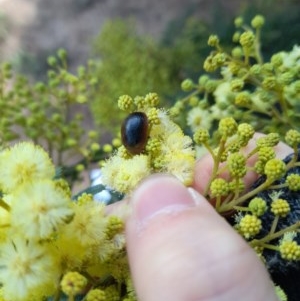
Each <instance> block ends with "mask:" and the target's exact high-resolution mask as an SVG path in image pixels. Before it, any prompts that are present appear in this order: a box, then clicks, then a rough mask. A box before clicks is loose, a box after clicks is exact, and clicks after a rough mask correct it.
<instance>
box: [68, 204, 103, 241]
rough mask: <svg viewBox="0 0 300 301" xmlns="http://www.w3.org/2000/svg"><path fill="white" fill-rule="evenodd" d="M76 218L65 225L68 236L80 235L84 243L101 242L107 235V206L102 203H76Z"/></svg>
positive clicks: (79, 237)
mask: <svg viewBox="0 0 300 301" xmlns="http://www.w3.org/2000/svg"><path fill="white" fill-rule="evenodd" d="M73 208H74V213H75V214H74V218H73V220H72V221H71V222H70V223H69V224H68V225H66V226H65V227H64V229H63V232H62V233H63V234H64V235H66V236H67V237H78V239H79V240H80V241H81V243H82V245H85V246H88V245H92V244H99V243H101V240H103V238H104V237H105V229H106V219H105V217H104V210H105V206H104V205H103V204H102V203H97V202H90V203H86V204H83V205H77V204H74V206H73Z"/></svg>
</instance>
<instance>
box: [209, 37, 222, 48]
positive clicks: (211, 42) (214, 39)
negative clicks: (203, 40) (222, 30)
mask: <svg viewBox="0 0 300 301" xmlns="http://www.w3.org/2000/svg"><path fill="white" fill-rule="evenodd" d="M219 42H220V40H219V37H218V36H217V35H210V36H209V38H208V41H207V44H208V46H211V47H217V46H218V45H219Z"/></svg>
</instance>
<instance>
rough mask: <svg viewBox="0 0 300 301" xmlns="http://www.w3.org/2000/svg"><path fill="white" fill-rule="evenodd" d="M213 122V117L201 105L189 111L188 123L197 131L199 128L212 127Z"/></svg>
mask: <svg viewBox="0 0 300 301" xmlns="http://www.w3.org/2000/svg"><path fill="white" fill-rule="evenodd" d="M211 123H212V117H211V115H210V114H207V111H206V110H203V109H201V108H199V107H195V108H193V109H191V110H190V111H189V112H188V115H187V124H188V125H189V126H190V127H191V129H192V131H193V132H195V131H196V130H198V129H199V128H205V129H210V127H211Z"/></svg>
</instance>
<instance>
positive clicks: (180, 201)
mask: <svg viewBox="0 0 300 301" xmlns="http://www.w3.org/2000/svg"><path fill="white" fill-rule="evenodd" d="M132 202H133V211H134V214H135V218H136V220H137V222H139V223H145V222H146V221H147V220H149V219H151V218H153V217H154V216H156V215H158V214H174V213H176V212H179V211H182V210H186V209H187V208H192V207H194V206H195V201H194V198H193V197H192V195H191V193H190V192H189V191H188V189H187V188H186V187H185V186H184V185H183V184H182V183H180V182H179V181H178V180H177V179H176V178H173V177H170V176H165V175H155V176H153V177H150V178H149V179H147V180H146V181H145V182H143V183H142V184H141V186H140V187H139V188H138V189H137V190H136V191H135V193H134V194H133V197H132Z"/></svg>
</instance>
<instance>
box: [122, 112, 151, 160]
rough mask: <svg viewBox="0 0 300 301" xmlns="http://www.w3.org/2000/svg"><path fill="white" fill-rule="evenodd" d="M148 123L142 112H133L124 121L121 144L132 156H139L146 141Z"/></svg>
mask: <svg viewBox="0 0 300 301" xmlns="http://www.w3.org/2000/svg"><path fill="white" fill-rule="evenodd" d="M148 131H149V122H148V118H147V115H146V114H145V113H143V112H133V113H131V114H129V115H128V116H127V117H126V119H125V120H124V122H123V124H122V128H121V139H122V143H123V145H124V146H125V148H126V149H127V151H128V152H129V153H130V154H132V155H137V154H140V153H141V152H142V151H143V150H144V149H145V146H146V144H147V141H148Z"/></svg>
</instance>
